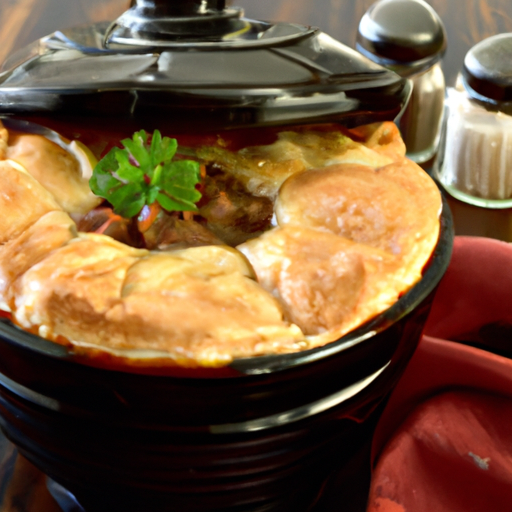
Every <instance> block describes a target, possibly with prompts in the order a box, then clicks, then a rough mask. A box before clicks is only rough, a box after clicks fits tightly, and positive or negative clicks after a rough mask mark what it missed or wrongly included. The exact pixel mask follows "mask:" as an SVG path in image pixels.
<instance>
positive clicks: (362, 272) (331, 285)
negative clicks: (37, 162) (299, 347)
mask: <svg viewBox="0 0 512 512" xmlns="http://www.w3.org/2000/svg"><path fill="white" fill-rule="evenodd" d="M238 248H239V250H240V251H242V252H243V253H244V254H245V255H246V256H247V258H248V259H249V261H250V262H251V264H252V265H253V267H254V269H255V271H256V275H257V277H258V281H259V283H260V284H261V285H262V286H263V288H265V289H266V290H268V291H269V292H270V293H272V295H274V296H275V297H276V298H278V300H279V302H280V303H281V304H282V305H283V307H284V309H285V312H286V316H287V318H288V319H289V320H290V321H291V322H294V323H296V324H297V325H298V326H299V327H300V328H301V329H302V330H303V331H304V333H305V334H307V335H310V336H311V335H322V334H324V333H325V334H326V336H320V337H318V338H316V339H314V340H313V341H311V340H310V342H311V343H312V345H311V346H314V345H315V344H323V343H325V342H326V341H332V340H333V339H336V338H338V337H340V336H342V335H343V334H345V333H346V332H348V331H350V330H351V329H353V328H354V327H356V326H358V325H360V324H361V323H363V322H365V321H366V320H368V319H370V318H371V317H373V316H374V315H376V314H378V313H380V312H382V311H383V310H385V309H386V308H388V307H389V306H390V305H391V304H393V303H394V302H395V301H396V299H397V298H398V295H399V293H400V292H401V291H402V290H403V288H404V285H403V283H402V282H401V280H400V275H399V270H400V264H399V262H398V261H397V259H396V258H395V257H393V256H392V255H390V254H389V253H386V252H384V251H381V250H379V249H375V248H372V247H369V246H365V245H362V244H358V243H355V242H352V241H350V240H348V239H346V238H342V237H339V236H336V235H333V234H331V233H323V232H320V231H317V230H314V229H309V228H301V227H296V226H288V227H285V228H276V229H273V230H271V231H268V232H267V233H265V234H264V235H262V236H261V237H259V238H257V239H254V240H251V241H249V242H246V243H245V244H242V245H240V246H239V247H238Z"/></svg>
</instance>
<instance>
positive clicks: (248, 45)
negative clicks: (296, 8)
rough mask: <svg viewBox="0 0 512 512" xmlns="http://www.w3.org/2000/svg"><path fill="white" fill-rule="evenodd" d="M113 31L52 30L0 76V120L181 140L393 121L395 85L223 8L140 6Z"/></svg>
mask: <svg viewBox="0 0 512 512" xmlns="http://www.w3.org/2000/svg"><path fill="white" fill-rule="evenodd" d="M133 3H134V5H133V6H132V7H131V8H130V9H129V10H128V11H127V12H125V13H124V14H123V15H122V16H121V17H120V18H118V19H117V20H116V21H115V22H114V23H112V24H108V23H99V24H93V25H87V26H82V27H78V28H73V29H70V30H63V31H58V32H55V33H53V34H51V35H49V36H47V37H45V38H43V39H41V40H40V41H37V42H36V43H34V44H32V45H31V46H29V47H27V48H25V49H23V50H22V51H20V52H18V53H17V54H15V55H13V56H11V57H10V58H9V59H8V60H7V61H6V62H5V63H4V65H3V67H2V68H1V69H0V115H6V114H14V115H23V116H26V115H37V116H41V115H50V114H51V117H52V118H62V119H67V118H73V119H74V120H75V122H76V120H77V119H79V118H97V117H100V118H101V119H102V123H103V122H108V121H109V120H110V121H111V122H119V120H120V119H123V118H124V119H131V120H136V121H137V122H139V123H140V122H141V121H144V120H147V121H149V120H151V123H153V124H155V125H158V124H160V125H161V124H162V123H164V124H166V125H169V126H171V127H172V128H174V129H176V128H179V129H180V130H182V131H187V130H192V129H197V126H198V125H203V126H207V127H208V129H210V130H211V129H219V128H238V127H242V126H272V125H286V124H299V123H303V124H308V123H318V122H340V123H342V124H345V125H347V126H356V125H360V124H365V123H369V122H373V121H382V120H393V119H394V118H395V117H396V116H397V115H398V114H399V113H400V111H401V109H402V108H403V106H404V105H405V104H406V102H407V99H408V96H409V94H410V85H409V83H408V81H407V80H404V79H403V78H400V77H399V76H398V75H396V74H395V73H394V72H392V71H389V70H387V69H385V68H383V67H381V66H379V65H377V64H375V63H373V62H371V61H370V60H369V59H367V58H366V57H364V56H362V55H361V54H359V53H358V52H356V51H354V50H352V49H350V48H348V47H346V46H344V45H342V44H341V43H339V42H338V41H336V40H335V39H333V38H331V37H329V36H328V35H326V34H325V33H323V32H321V31H320V30H318V29H316V28H312V27H307V26H302V25H297V24H291V23H271V22H266V21H257V20H251V19H247V18H245V17H244V16H243V11H242V10H241V9H239V8H236V7H226V6H225V0H180V1H178V0H136V2H133Z"/></svg>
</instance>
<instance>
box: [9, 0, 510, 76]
mask: <svg viewBox="0 0 512 512" xmlns="http://www.w3.org/2000/svg"><path fill="white" fill-rule="evenodd" d="M373 1H374V0H314V1H313V0H258V1H256V0H232V1H230V3H232V4H236V5H239V6H240V7H243V8H244V9H245V12H246V15H247V16H248V17H251V18H256V19H266V20H276V21H289V22H295V23H301V24H304V25H313V26H317V27H319V28H320V29H322V30H323V31H324V32H327V33H328V34H330V35H331V36H333V37H335V38H336V39H339V40H340V41H341V42H342V43H344V44H346V45H348V46H351V47H353V46H354V42H355V37H356V32H357V26H358V23H359V20H360V19H361V16H362V15H363V14H364V12H365V11H366V9H368V7H369V6H370V5H371V4H372V3H373ZM428 2H429V3H430V4H431V5H432V7H434V9H435V10H436V11H437V12H438V13H439V15H440V16H441V19H442V20H443V22H444V24H445V26H446V29H447V33H448V50H447V52H446V55H445V57H444V59H443V68H444V71H445V74H446V77H447V82H448V83H449V84H451V83H453V82H454V80H455V76H456V74H457V72H458V70H460V68H461V66H462V63H463V59H464V55H465V54H466V52H467V51H468V49H469V48H471V46H473V45H474V44H475V43H477V42H479V41H481V40H482V39H484V38H486V37H489V36H491V35H494V34H498V33H502V32H512V2H511V1H510V0H428ZM129 3H130V2H129V0H0V62H2V61H3V60H4V59H5V58H6V57H7V56H8V55H9V54H11V53H12V52H13V51H14V50H16V49H19V48H21V47H23V46H25V45H27V44H29V43H30V42H32V41H34V40H37V39H39V38H40V37H42V36H44V35H47V34H49V33H51V32H53V31H55V30H57V29H62V28H67V27H70V26H74V25H80V24H84V23H90V22H92V21H100V20H113V19H115V18H116V17H117V16H119V15H120V14H121V13H122V12H123V11H124V10H125V9H126V8H128V5H129Z"/></svg>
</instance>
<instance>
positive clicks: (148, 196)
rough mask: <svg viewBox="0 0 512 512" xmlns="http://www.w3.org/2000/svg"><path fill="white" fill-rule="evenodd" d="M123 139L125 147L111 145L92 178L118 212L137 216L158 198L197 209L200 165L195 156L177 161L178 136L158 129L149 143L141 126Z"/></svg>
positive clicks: (170, 206)
mask: <svg viewBox="0 0 512 512" xmlns="http://www.w3.org/2000/svg"><path fill="white" fill-rule="evenodd" d="M121 143H122V145H123V146H124V149H121V148H113V149H111V150H110V151H109V152H108V153H107V154H106V155H105V157H104V158H102V160H100V162H98V164H97V165H96V167H95V168H94V171H93V175H92V177H91V179H90V181H89V184H90V186H91V190H92V191H93V192H94V193H95V194H96V195H97V196H99V197H103V198H104V199H106V200H107V201H109V202H110V203H111V204H112V206H113V208H114V211H115V212H116V213H117V214H119V215H122V216H123V217H135V216H136V215H138V213H139V212H140V211H141V210H142V208H143V207H144V206H145V205H150V204H152V203H154V202H155V201H158V203H159V204H160V206H162V207H163V208H164V209H166V210H169V211H197V207H196V205H195V203H197V202H198V201H199V199H201V193H200V192H199V191H198V190H197V189H196V185H197V184H198V183H199V181H200V179H201V175H200V167H199V164H198V163H197V162H195V161H193V160H176V161H173V158H174V156H175V154H176V150H177V148H178V143H177V141H176V139H170V138H169V137H163V138H162V136H161V134H160V132H159V131H158V130H155V132H154V133H153V135H152V137H151V142H150V143H148V136H147V134H146V132H144V130H141V131H139V132H136V133H134V134H133V137H132V138H131V139H125V140H123V141H121Z"/></svg>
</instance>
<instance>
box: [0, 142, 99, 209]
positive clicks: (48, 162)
mask: <svg viewBox="0 0 512 512" xmlns="http://www.w3.org/2000/svg"><path fill="white" fill-rule="evenodd" d="M73 148H74V150H75V154H72V153H71V152H70V151H66V150H65V149H64V148H62V147H60V146H59V145H57V144H56V143H55V142H52V141H51V140H49V139H47V138H46V137H43V136H42V135H33V134H26V133H23V134H20V133H11V134H10V136H9V142H8V147H7V151H6V158H8V159H10V160H14V161H15V162H17V163H18V164H20V165H21V166H23V167H24V168H25V169H26V170H27V172H29V173H30V174H31V175H32V176H33V177H34V178H35V179H36V180H37V181H38V182H39V183H41V185H42V186H43V187H45V188H46V190H48V191H49V192H50V193H51V194H52V195H53V196H54V197H55V200H56V201H57V202H58V203H59V205H60V206H61V208H62V209H63V210H64V211H66V212H68V213H70V214H72V215H78V216H80V215H84V214H85V213H87V212H88V211H90V210H92V209H93V208H94V207H95V206H98V204H100V203H101V199H100V198H98V197H96V196H95V195H94V194H93V193H92V192H91V189H90V188H89V179H90V177H91V174H90V173H89V174H87V172H92V168H91V164H90V162H88V161H87V155H86V154H85V153H84V152H83V151H81V150H80V148H78V147H77V146H76V144H75V145H74V146H73V145H70V149H73ZM77 156H79V157H80V159H81V160H82V161H80V160H79V159H78V158H77Z"/></svg>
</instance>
